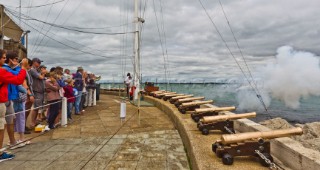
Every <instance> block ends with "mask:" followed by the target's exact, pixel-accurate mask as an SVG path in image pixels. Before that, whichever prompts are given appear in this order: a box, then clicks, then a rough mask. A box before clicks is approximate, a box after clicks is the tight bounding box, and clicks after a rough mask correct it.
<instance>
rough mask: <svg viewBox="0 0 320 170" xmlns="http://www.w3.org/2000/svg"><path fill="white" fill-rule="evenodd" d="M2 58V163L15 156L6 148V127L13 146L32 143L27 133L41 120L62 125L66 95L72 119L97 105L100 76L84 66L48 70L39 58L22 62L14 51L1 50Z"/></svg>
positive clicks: (10, 144) (69, 116)
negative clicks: (63, 99) (71, 69)
mask: <svg viewBox="0 0 320 170" xmlns="http://www.w3.org/2000/svg"><path fill="white" fill-rule="evenodd" d="M0 57H1V58H0V162H2V161H5V160H9V159H13V158H14V157H15V155H13V154H11V153H9V152H6V151H4V149H3V140H4V131H5V129H6V131H7V134H8V136H9V141H10V142H9V143H8V146H9V148H10V149H16V148H18V147H23V146H25V145H27V144H29V143H30V141H26V140H25V136H24V135H25V134H30V133H31V131H32V129H34V127H35V126H36V125H38V124H39V123H41V122H43V121H45V122H46V123H47V125H48V127H49V128H50V129H54V128H56V127H57V126H59V125H60V118H61V106H62V102H61V101H62V100H61V99H62V97H66V98H67V117H68V121H69V122H72V120H73V119H72V115H73V114H74V115H81V114H83V112H84V109H85V108H86V107H90V106H93V99H94V97H95V96H94V90H95V88H96V84H95V81H96V77H95V75H94V74H92V73H91V72H86V71H84V69H83V68H82V67H78V68H77V71H76V73H74V74H71V72H70V70H69V69H63V68H62V67H60V66H57V67H53V68H51V69H50V70H47V67H46V66H45V65H42V62H43V61H42V60H40V59H39V58H33V59H32V60H31V59H28V58H24V59H22V60H21V61H20V60H19V57H18V54H17V53H16V52H14V51H6V50H1V49H0ZM73 108H74V109H73ZM28 118H29V119H30V120H31V123H30V124H27V120H28ZM15 132H16V133H18V134H19V135H18V136H19V137H18V138H19V139H15V136H14V133H15Z"/></svg>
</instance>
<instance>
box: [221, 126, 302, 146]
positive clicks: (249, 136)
mask: <svg viewBox="0 0 320 170" xmlns="http://www.w3.org/2000/svg"><path fill="white" fill-rule="evenodd" d="M302 133H303V131H302V128H300V127H296V128H290V129H280V130H272V131H266V132H247V133H238V134H229V135H222V136H221V143H222V144H224V145H226V144H233V143H238V142H244V141H246V140H254V139H274V138H280V137H288V136H292V135H301V134H302Z"/></svg>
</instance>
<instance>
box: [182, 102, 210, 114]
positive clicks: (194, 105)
mask: <svg viewBox="0 0 320 170" xmlns="http://www.w3.org/2000/svg"><path fill="white" fill-rule="evenodd" d="M210 103H213V100H207V101H195V102H188V103H182V104H181V105H180V106H179V107H178V110H179V111H180V112H181V113H182V114H185V113H186V111H194V110H195V109H196V108H200V105H203V104H210Z"/></svg>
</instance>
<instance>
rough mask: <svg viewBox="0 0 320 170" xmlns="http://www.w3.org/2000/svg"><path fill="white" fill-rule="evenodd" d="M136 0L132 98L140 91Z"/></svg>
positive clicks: (136, 7)
mask: <svg viewBox="0 0 320 170" xmlns="http://www.w3.org/2000/svg"><path fill="white" fill-rule="evenodd" d="M138 3H139V2H138V0H135V1H134V22H135V33H134V34H135V36H134V86H135V87H136V90H135V91H134V100H136V99H138V93H139V91H140V50H139V22H140V20H139V17H138Z"/></svg>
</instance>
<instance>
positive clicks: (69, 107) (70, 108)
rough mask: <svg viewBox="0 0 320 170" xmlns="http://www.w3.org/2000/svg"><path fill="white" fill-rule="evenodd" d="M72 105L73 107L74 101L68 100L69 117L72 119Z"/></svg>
mask: <svg viewBox="0 0 320 170" xmlns="http://www.w3.org/2000/svg"><path fill="white" fill-rule="evenodd" d="M72 107H73V103H71V102H68V103H67V115H68V118H70V119H71V113H72Z"/></svg>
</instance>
